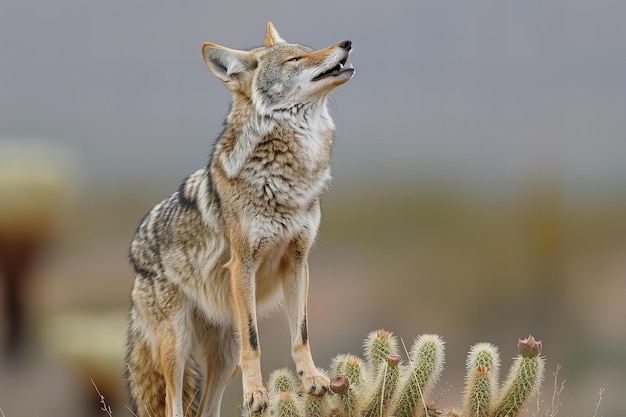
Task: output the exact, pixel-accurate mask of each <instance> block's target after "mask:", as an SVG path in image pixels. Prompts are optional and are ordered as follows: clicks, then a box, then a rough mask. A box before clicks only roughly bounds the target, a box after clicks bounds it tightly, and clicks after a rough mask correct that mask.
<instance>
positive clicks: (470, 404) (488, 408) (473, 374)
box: [463, 343, 500, 417]
mask: <svg viewBox="0 0 626 417" xmlns="http://www.w3.org/2000/svg"><path fill="white" fill-rule="evenodd" d="M499 367H500V361H499V356H498V349H497V348H496V347H495V346H494V345H492V344H489V343H478V344H476V345H474V346H472V348H471V349H470V352H469V354H468V356H467V374H466V377H465V391H464V393H463V410H465V412H466V415H467V417H487V416H489V415H490V413H491V412H492V402H493V401H494V397H495V396H496V389H497V385H498V370H499Z"/></svg>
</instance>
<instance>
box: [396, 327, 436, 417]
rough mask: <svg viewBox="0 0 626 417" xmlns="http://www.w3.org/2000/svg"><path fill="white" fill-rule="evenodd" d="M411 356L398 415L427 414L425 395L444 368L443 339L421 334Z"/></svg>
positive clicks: (397, 407) (402, 416) (404, 379)
mask: <svg viewBox="0 0 626 417" xmlns="http://www.w3.org/2000/svg"><path fill="white" fill-rule="evenodd" d="M409 357H410V367H409V368H407V370H406V372H405V376H404V378H403V383H402V386H403V387H404V388H403V389H402V391H401V393H400V398H399V400H398V404H397V405H396V409H395V411H394V413H393V414H394V415H395V416H397V417H413V416H417V415H424V414H425V409H426V401H425V396H426V395H427V394H428V392H429V391H430V390H431V389H432V387H433V385H434V384H435V383H436V382H437V379H439V375H440V374H441V370H442V368H443V358H444V344H443V340H441V338H440V337H439V336H436V335H423V336H420V337H418V338H417V339H416V340H415V343H414V344H413V348H412V349H411V353H410V356H409Z"/></svg>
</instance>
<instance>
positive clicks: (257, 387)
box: [127, 23, 354, 417]
mask: <svg viewBox="0 0 626 417" xmlns="http://www.w3.org/2000/svg"><path fill="white" fill-rule="evenodd" d="M350 49H351V42H350V41H343V42H339V43H337V44H334V45H331V46H329V47H327V48H323V49H320V50H312V49H311V48H308V47H305V46H301V45H296V44H289V43H287V42H285V41H284V40H283V39H282V38H281V37H280V36H279V35H278V33H277V32H276V30H275V29H274V27H273V26H272V24H271V23H268V24H267V30H266V34H265V39H264V42H263V46H261V47H258V48H255V49H252V50H249V51H240V50H234V49H229V48H225V47H222V46H219V45H216V44H212V43H205V44H203V46H202V54H203V57H204V60H205V63H206V65H207V67H208V68H209V70H210V71H211V72H212V73H213V74H214V75H215V76H216V77H217V78H218V79H220V80H221V81H223V82H224V84H225V85H226V86H227V87H228V88H229V89H230V90H231V91H232V93H233V102H232V107H231V110H230V113H229V114H228V117H227V119H226V124H225V128H224V131H223V133H222V134H221V136H220V137H219V138H218V140H217V142H216V145H215V149H214V151H213V154H212V155H211V158H210V161H209V163H208V166H207V167H206V168H203V169H201V170H199V171H196V172H195V173H194V174H192V175H190V176H189V177H188V178H187V179H186V180H185V181H184V182H183V184H182V185H181V186H180V188H179V190H178V191H176V192H175V193H174V194H172V195H171V196H170V197H168V198H167V199H165V200H164V201H162V202H161V203H159V204H157V205H156V206H155V207H154V208H153V209H152V210H151V211H150V212H149V213H148V214H147V215H146V216H145V217H144V218H143V220H142V221H141V223H140V224H139V227H138V229H137V233H136V236H135V238H134V240H133V242H132V245H131V248H130V259H131V262H132V264H133V266H134V269H135V272H136V277H135V281H134V284H133V289H132V295H131V298H132V309H131V313H130V326H129V331H128V352H127V365H128V366H127V368H128V370H127V376H128V384H129V391H130V395H131V400H132V402H133V404H132V405H133V408H134V410H133V411H134V412H135V413H136V415H137V416H138V417H144V416H145V417H161V416H167V417H182V416H196V415H198V416H205V417H216V416H219V413H220V403H221V398H222V394H223V392H224V389H225V388H226V385H227V383H228V381H229V380H230V379H231V378H232V376H233V375H234V373H235V372H236V371H237V368H238V367H239V368H240V369H241V371H242V381H243V391H244V406H245V407H249V408H250V410H252V411H260V410H263V409H264V408H265V407H266V405H267V391H266V389H265V387H264V386H263V378H262V375H261V368H260V355H261V349H260V346H259V339H258V334H257V317H258V316H259V315H261V314H263V312H267V311H268V310H270V309H271V308H272V306H274V305H276V304H277V302H279V301H280V299H281V298H284V305H285V308H286V310H287V314H288V318H289V327H290V330H291V335H292V356H293V360H294V362H295V365H296V369H297V372H298V374H299V375H300V376H301V378H302V385H303V387H304V389H305V391H307V392H309V393H312V394H316V395H321V394H323V393H324V392H325V391H326V390H327V387H328V384H329V381H328V379H327V378H326V377H325V376H323V375H321V374H320V373H319V372H318V371H317V369H316V367H315V365H314V363H313V360H312V358H311V352H310V349H309V338H308V334H307V304H306V303H307V291H308V280H309V272H308V266H307V256H308V254H309V249H310V247H311V245H312V243H313V240H314V239H315V236H316V233H317V229H318V226H319V222H320V214H321V213H320V194H321V193H322V192H323V190H324V188H325V187H326V185H327V183H328V181H329V179H330V168H329V159H330V150H331V145H332V141H333V129H334V126H333V122H332V120H331V118H330V116H329V113H328V110H327V108H326V98H327V96H328V94H329V93H330V92H331V91H332V90H333V89H334V88H335V87H337V86H339V85H341V84H343V83H345V82H347V81H348V80H349V79H350V78H351V77H352V75H353V73H354V69H353V68H352V67H351V66H346V67H344V64H345V63H346V61H347V59H348V55H349V51H350Z"/></svg>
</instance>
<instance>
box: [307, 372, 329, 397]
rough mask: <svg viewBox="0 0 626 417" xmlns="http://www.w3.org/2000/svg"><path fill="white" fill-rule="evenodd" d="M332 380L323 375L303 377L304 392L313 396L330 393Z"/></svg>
mask: <svg viewBox="0 0 626 417" xmlns="http://www.w3.org/2000/svg"><path fill="white" fill-rule="evenodd" d="M329 386H330V380H329V379H328V378H326V377H325V376H324V375H322V374H313V375H310V376H302V390H303V391H304V392H306V393H309V394H313V395H322V394H324V393H325V392H327V391H329Z"/></svg>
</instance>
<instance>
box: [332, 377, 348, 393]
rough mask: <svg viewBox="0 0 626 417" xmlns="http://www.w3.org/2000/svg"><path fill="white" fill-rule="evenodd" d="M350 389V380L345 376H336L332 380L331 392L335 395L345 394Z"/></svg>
mask: <svg viewBox="0 0 626 417" xmlns="http://www.w3.org/2000/svg"><path fill="white" fill-rule="evenodd" d="M348 388H350V380H349V379H348V377H347V376H345V375H336V376H334V377H332V378H331V379H330V390H331V391H332V392H334V393H335V394H345V393H346V392H348Z"/></svg>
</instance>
